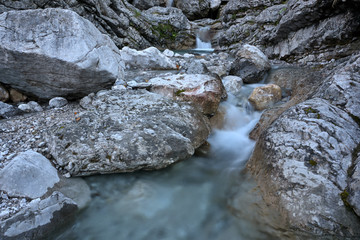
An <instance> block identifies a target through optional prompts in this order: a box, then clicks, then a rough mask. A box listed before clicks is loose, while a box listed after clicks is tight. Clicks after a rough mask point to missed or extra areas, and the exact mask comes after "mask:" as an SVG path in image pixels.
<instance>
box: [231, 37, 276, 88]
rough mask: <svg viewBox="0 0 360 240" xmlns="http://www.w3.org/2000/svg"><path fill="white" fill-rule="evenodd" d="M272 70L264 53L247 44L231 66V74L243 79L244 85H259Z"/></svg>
mask: <svg viewBox="0 0 360 240" xmlns="http://www.w3.org/2000/svg"><path fill="white" fill-rule="evenodd" d="M270 68H271V66H270V62H269V60H268V58H267V57H266V56H265V54H264V53H262V52H261V51H260V50H259V49H258V48H257V47H255V46H252V45H248V44H245V45H244V46H243V47H242V48H241V49H240V50H239V51H238V53H237V57H236V59H235V60H234V62H233V63H232V64H231V67H230V74H231V75H236V76H239V77H241V78H242V79H243V81H244V83H257V82H260V81H261V80H263V78H264V76H265V74H266V73H267V72H268V71H269V70H270Z"/></svg>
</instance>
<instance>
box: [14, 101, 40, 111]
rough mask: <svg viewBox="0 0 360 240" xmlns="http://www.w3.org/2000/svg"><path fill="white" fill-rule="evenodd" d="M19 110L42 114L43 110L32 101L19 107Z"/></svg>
mask: <svg viewBox="0 0 360 240" xmlns="http://www.w3.org/2000/svg"><path fill="white" fill-rule="evenodd" d="M18 108H19V109H20V110H21V111H23V112H28V113H29V112H41V111H43V108H42V107H41V106H40V105H39V104H38V103H37V102H34V101H30V102H28V103H23V104H20V105H19V106H18Z"/></svg>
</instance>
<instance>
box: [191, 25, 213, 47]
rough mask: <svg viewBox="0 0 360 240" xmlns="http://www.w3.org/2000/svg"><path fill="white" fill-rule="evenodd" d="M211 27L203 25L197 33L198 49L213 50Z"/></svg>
mask: <svg viewBox="0 0 360 240" xmlns="http://www.w3.org/2000/svg"><path fill="white" fill-rule="evenodd" d="M210 30H211V29H210V27H209V26H206V27H201V28H199V30H198V31H197V34H196V48H195V49H194V50H196V51H205V52H212V51H214V49H213V48H212V47H211V32H210Z"/></svg>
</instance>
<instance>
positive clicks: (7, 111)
mask: <svg viewBox="0 0 360 240" xmlns="http://www.w3.org/2000/svg"><path fill="white" fill-rule="evenodd" d="M18 113H19V110H18V109H16V108H15V107H14V106H12V105H10V104H7V103H4V102H1V101H0V118H9V117H12V116H14V115H16V114H18Z"/></svg>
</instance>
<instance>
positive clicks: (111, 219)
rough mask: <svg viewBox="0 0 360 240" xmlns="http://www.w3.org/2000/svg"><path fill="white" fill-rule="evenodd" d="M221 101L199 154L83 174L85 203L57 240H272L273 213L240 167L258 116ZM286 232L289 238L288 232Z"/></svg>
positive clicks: (241, 100)
mask: <svg viewBox="0 0 360 240" xmlns="http://www.w3.org/2000/svg"><path fill="white" fill-rule="evenodd" d="M255 86H257V85H247V86H246V87H243V90H242V94H240V95H239V96H237V97H235V96H232V95H230V96H229V99H228V100H227V101H226V102H224V103H222V104H223V107H225V108H226V112H227V114H226V121H225V125H224V128H223V129H221V130H220V129H217V130H214V131H213V133H212V135H211V136H210V137H209V139H208V141H209V142H210V144H211V146H212V147H211V151H210V154H209V156H207V157H192V158H190V159H188V160H186V161H183V162H180V163H177V164H175V165H173V166H171V167H169V168H167V169H163V170H160V171H155V172H135V173H127V174H116V175H105V176H92V177H87V178H85V180H86V181H87V183H88V184H89V186H90V188H91V192H92V201H91V203H90V205H89V207H87V208H86V209H85V210H83V211H82V212H81V213H80V214H79V216H78V217H77V219H76V221H75V222H74V223H73V224H72V225H71V226H69V227H68V228H67V229H66V230H65V231H64V232H63V233H61V234H60V235H58V236H56V237H55V239H57V240H69V239H73V240H75V239H79V240H80V239H81V240H90V239H118V240H121V239H132V240H140V239H146V240H151V239H154V240H155V239H156V240H158V239H169V240H170V239H171V240H177V239H178V240H182V239H214V240H217V239H219V240H220V239H272V238H274V239H276V238H278V237H279V236H281V237H282V238H283V237H286V236H289V239H290V238H292V236H293V235H292V233H288V232H283V231H282V230H276V229H277V226H275V225H276V224H273V223H274V216H275V215H276V214H275V215H274V216H273V215H266V214H264V213H263V212H262V207H261V206H262V204H263V203H262V201H261V197H260V195H259V193H258V191H257V189H256V186H255V184H254V182H253V181H252V179H251V178H249V177H248V176H247V175H246V173H244V171H242V170H243V169H244V166H245V163H246V161H247V159H248V158H249V156H250V154H251V151H252V149H253V147H254V142H253V141H251V140H250V139H249V138H248V133H249V131H251V129H252V128H253V127H254V125H255V124H256V122H257V121H258V119H259V117H260V113H259V112H254V111H252V110H251V108H249V107H248V104H247V100H246V96H247V95H248V94H249V92H251V89H252V88H254V87H255ZM289 234H290V235H289Z"/></svg>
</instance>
